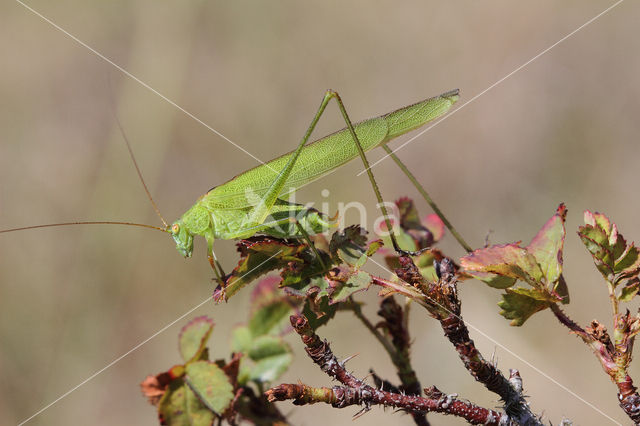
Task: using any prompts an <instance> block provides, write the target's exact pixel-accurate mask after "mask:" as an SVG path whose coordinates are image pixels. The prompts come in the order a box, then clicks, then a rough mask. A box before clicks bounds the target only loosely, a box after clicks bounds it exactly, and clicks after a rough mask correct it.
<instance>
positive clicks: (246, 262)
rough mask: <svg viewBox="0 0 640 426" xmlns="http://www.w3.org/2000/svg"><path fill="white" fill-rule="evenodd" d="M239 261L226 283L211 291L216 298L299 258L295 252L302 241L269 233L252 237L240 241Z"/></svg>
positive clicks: (299, 251) (223, 297)
mask: <svg viewBox="0 0 640 426" xmlns="http://www.w3.org/2000/svg"><path fill="white" fill-rule="evenodd" d="M237 246H238V250H239V251H240V256H241V258H240V262H239V263H238V266H236V267H235V268H234V270H233V271H232V272H231V274H230V275H229V276H228V277H227V282H226V286H225V287H224V289H220V290H219V291H216V293H214V299H215V300H216V301H221V300H226V299H228V298H230V297H231V296H233V295H234V294H236V293H237V292H238V290H240V289H241V288H242V287H244V286H245V285H247V284H249V283H250V282H253V281H254V280H256V279H257V278H258V277H260V276H261V275H264V274H266V273H267V272H270V271H273V270H277V269H282V268H283V267H285V266H287V264H288V263H289V262H291V261H294V262H302V259H300V258H299V257H296V256H298V255H299V254H300V253H301V252H302V251H304V249H305V245H304V244H302V243H297V242H288V241H284V240H279V239H276V238H271V237H252V238H249V239H246V240H242V241H240V242H239V243H238V244H237Z"/></svg>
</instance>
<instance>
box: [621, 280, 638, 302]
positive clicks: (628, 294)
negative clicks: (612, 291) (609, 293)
mask: <svg viewBox="0 0 640 426" xmlns="http://www.w3.org/2000/svg"><path fill="white" fill-rule="evenodd" d="M638 290H640V281H634V282H632V283H631V284H629V285H626V286H624V287H622V290H621V291H620V294H619V295H618V300H619V301H621V302H630V301H631V300H632V299H633V298H634V297H635V296H636V294H638Z"/></svg>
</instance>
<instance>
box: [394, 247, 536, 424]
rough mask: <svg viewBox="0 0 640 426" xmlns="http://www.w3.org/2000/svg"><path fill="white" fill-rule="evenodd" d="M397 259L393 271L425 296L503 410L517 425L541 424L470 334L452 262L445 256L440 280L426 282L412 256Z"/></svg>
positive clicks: (473, 372)
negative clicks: (398, 264) (485, 356)
mask: <svg viewBox="0 0 640 426" xmlns="http://www.w3.org/2000/svg"><path fill="white" fill-rule="evenodd" d="M399 261H400V265H401V268H399V269H397V270H396V271H395V272H396V274H397V275H398V277H399V278H400V279H401V280H403V281H405V282H406V283H408V284H410V285H411V286H412V287H414V288H418V289H420V291H421V292H422V293H423V294H424V296H426V298H427V302H426V303H422V306H425V307H426V309H427V310H428V311H429V313H430V314H431V316H432V317H434V318H435V319H437V320H438V321H439V322H440V325H441V326H442V330H443V331H444V334H445V336H446V337H447V339H449V341H450V342H451V343H452V344H453V346H454V348H455V350H456V351H457V352H458V356H459V357H460V359H461V360H462V362H463V364H464V366H465V367H466V368H467V370H468V371H469V372H470V373H471V375H472V376H473V377H474V378H475V379H476V380H477V381H479V382H480V383H482V384H484V386H485V387H486V388H487V389H489V390H490V391H491V392H494V393H496V394H497V395H499V396H500V398H501V399H502V401H503V402H504V404H505V411H506V413H507V414H508V415H509V417H510V418H511V419H513V420H514V421H515V422H516V423H517V424H520V425H540V426H541V425H542V424H543V423H542V422H541V421H540V419H539V418H538V417H537V416H536V415H534V414H533V413H532V412H531V410H530V408H529V404H528V403H527V402H526V400H525V399H524V396H523V395H522V392H521V389H516V388H515V387H514V386H513V384H512V383H511V382H510V381H509V380H508V379H507V378H506V377H505V376H504V375H503V374H502V373H501V372H500V371H499V370H498V369H497V368H496V367H495V366H494V365H493V364H491V363H489V362H487V361H486V360H485V359H484V357H483V356H482V354H481V353H480V351H478V349H477V348H476V346H475V343H474V342H473V340H472V339H471V338H470V337H469V329H468V328H467V326H466V324H465V323H464V320H463V319H462V316H461V314H460V312H461V302H460V299H458V294H457V280H456V277H455V274H454V269H453V264H452V262H450V261H449V259H446V258H445V259H444V260H443V261H442V262H441V263H440V264H439V265H437V268H436V270H437V271H438V272H439V276H440V280H439V281H438V282H437V283H431V284H428V285H427V283H425V282H424V278H423V277H422V274H421V273H420V270H419V269H418V268H417V267H416V266H415V264H414V263H413V260H411V258H409V257H401V258H399Z"/></svg>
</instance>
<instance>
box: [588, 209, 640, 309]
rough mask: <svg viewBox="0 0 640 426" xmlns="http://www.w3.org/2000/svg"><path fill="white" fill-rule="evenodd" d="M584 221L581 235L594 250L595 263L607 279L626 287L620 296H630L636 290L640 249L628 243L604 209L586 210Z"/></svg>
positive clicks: (615, 284)
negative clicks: (599, 211) (593, 211)
mask: <svg viewBox="0 0 640 426" xmlns="http://www.w3.org/2000/svg"><path fill="white" fill-rule="evenodd" d="M584 221H585V225H584V226H581V227H580V228H579V229H578V235H579V236H580V239H581V240H582V242H583V243H584V245H585V247H586V248H587V250H589V252H590V253H591V256H592V257H593V262H594V264H595V265H596V267H597V268H598V270H599V271H600V273H601V274H602V275H603V276H604V278H605V279H606V280H607V281H608V282H610V283H611V284H613V285H614V286H616V287H618V286H622V287H623V290H622V292H621V293H620V295H619V300H621V301H627V300H630V299H631V298H633V296H635V294H636V292H635V291H634V290H633V288H634V283H635V281H636V280H637V279H638V275H639V274H640V253H639V252H638V249H637V248H636V247H635V246H634V244H633V243H631V244H629V245H627V242H626V240H625V239H624V237H623V236H622V234H620V233H619V232H618V227H617V226H616V224H615V223H613V222H611V221H610V220H609V218H607V217H606V216H605V215H603V214H602V213H591V212H590V211H588V210H587V211H585V212H584ZM627 287H629V288H627Z"/></svg>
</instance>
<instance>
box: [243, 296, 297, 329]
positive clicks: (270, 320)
mask: <svg viewBox="0 0 640 426" xmlns="http://www.w3.org/2000/svg"><path fill="white" fill-rule="evenodd" d="M291 311H292V308H291V305H290V304H289V303H287V302H286V301H284V300H276V301H273V302H272V303H269V304H267V305H265V306H263V307H261V308H259V309H258V310H257V311H255V312H254V314H253V315H252V317H251V320H250V321H249V330H250V331H251V334H252V335H253V336H261V335H263V334H267V333H272V332H277V331H279V329H281V328H282V324H283V322H285V320H286V319H288V318H289V315H290V314H291Z"/></svg>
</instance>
